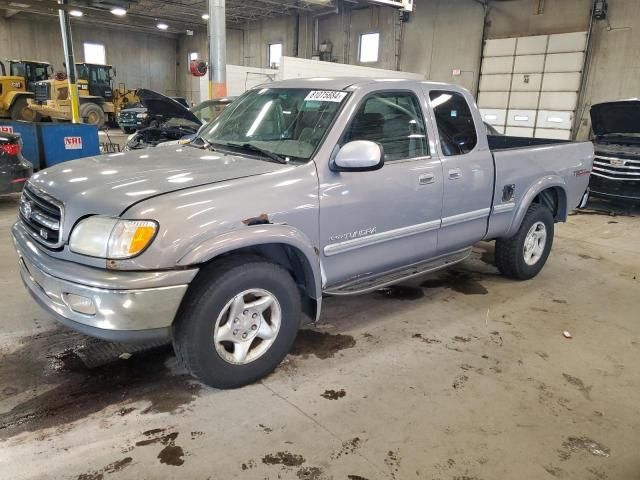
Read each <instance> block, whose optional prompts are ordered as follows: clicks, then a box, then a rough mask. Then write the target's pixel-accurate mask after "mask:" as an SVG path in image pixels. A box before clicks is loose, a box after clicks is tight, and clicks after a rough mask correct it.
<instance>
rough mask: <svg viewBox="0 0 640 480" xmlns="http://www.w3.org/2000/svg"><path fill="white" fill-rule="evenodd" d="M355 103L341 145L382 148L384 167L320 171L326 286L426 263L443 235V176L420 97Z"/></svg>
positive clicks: (374, 97) (378, 94)
mask: <svg viewBox="0 0 640 480" xmlns="http://www.w3.org/2000/svg"><path fill="white" fill-rule="evenodd" d="M352 101H353V102H357V105H356V106H355V107H354V108H348V109H347V110H348V111H350V112H352V113H351V114H350V119H349V120H348V123H347V125H346V127H345V129H344V132H343V134H342V138H341V139H340V141H339V146H342V145H344V144H346V143H348V142H350V141H353V140H370V141H374V142H378V143H380V144H381V145H382V147H383V150H384V160H385V163H384V166H383V167H382V168H381V169H380V170H376V171H367V172H335V171H332V170H331V169H330V167H329V165H328V164H329V162H326V164H323V165H319V166H318V167H319V175H320V195H319V197H320V245H321V258H322V267H323V274H324V278H323V283H324V284H325V286H326V287H331V286H333V285H338V284H341V283H344V282H349V281H352V280H354V279H356V278H357V277H358V276H362V275H367V274H375V273H384V272H386V271H388V270H391V269H394V268H398V267H402V266H405V265H408V264H411V263H413V262H416V261H419V260H423V259H426V258H428V257H429V256H431V255H433V254H434V252H435V251H436V247H437V235H438V229H439V228H440V218H441V210H442V184H443V182H442V170H441V167H440V160H439V158H438V157H437V156H435V157H434V156H432V155H431V152H430V149H429V142H428V134H427V123H426V120H425V116H424V105H425V99H424V96H423V94H422V92H421V91H420V90H418V89H415V90H414V89H403V90H400V91H395V90H389V91H380V90H378V91H372V92H370V93H368V94H367V93H363V94H360V98H359V99H355V98H354V99H352ZM320 167H322V168H320Z"/></svg>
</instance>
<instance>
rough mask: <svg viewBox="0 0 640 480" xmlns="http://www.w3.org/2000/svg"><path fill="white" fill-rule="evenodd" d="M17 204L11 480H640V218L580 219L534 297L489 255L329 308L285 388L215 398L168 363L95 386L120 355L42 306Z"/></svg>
mask: <svg viewBox="0 0 640 480" xmlns="http://www.w3.org/2000/svg"><path fill="white" fill-rule="evenodd" d="M16 203H17V199H16V198H15V197H13V198H5V199H0V291H2V297H1V298H2V300H1V304H0V305H1V308H2V311H3V315H2V323H1V325H0V355H1V357H0V478H11V479H12V480H18V479H78V480H98V479H109V480H111V479H125V478H126V479H170V478H184V479H187V478H188V479H219V480H228V479H235V478H242V479H276V478H282V479H294V480H295V479H315V480H320V479H336V480H337V479H345V480H347V479H351V480H358V479H360V480H362V479H369V480H373V479H398V480H399V479H413V478H415V479H443V480H444V479H451V480H453V479H458V480H462V479H466V480H472V479H512V478H519V479H544V478H549V479H553V478H560V479H563V478H566V479H581V480H582V479H587V480H588V479H599V480H602V479H616V480H625V479H638V478H640V456H638V444H639V440H640V433H639V432H640V428H639V427H640V402H638V397H639V396H638V392H639V391H640V373H639V369H638V365H639V364H640V329H639V327H638V320H639V314H638V312H639V311H640V308H639V307H640V254H639V253H638V245H640V218H638V217H630V216H621V215H618V216H608V215H606V214H602V213H600V212H597V211H588V212H585V213H582V214H579V215H574V216H572V217H571V218H570V220H569V222H568V224H566V225H560V226H558V228H557V236H556V243H555V246H554V249H553V253H552V255H551V257H550V260H549V263H548V264H547V266H546V267H545V269H544V270H543V272H542V273H541V274H540V275H539V276H538V277H537V278H536V279H534V280H532V281H529V282H525V283H517V282H513V281H509V280H507V279H505V278H503V277H501V276H500V275H498V274H497V272H496V270H495V269H494V268H493V267H492V266H491V265H490V264H489V263H486V262H490V261H491V257H492V245H491V244H481V245H479V246H478V247H476V252H475V253H474V256H473V258H472V259H471V260H469V261H467V262H465V263H464V264H462V265H460V266H458V267H457V268H455V269H454V270H453V271H448V272H442V273H440V274H438V275H432V276H430V277H427V278H423V279H421V280H420V281H418V282H414V283H413V284H412V285H408V286H404V287H402V288H392V289H388V290H385V291H384V292H379V293H374V294H371V295H367V296H363V297H357V298H332V299H329V300H327V303H326V309H325V311H324V315H323V318H322V322H321V324H320V325H318V328H316V329H314V330H309V331H305V332H303V333H301V335H300V337H299V340H298V342H297V344H296V347H295V349H294V352H293V354H292V355H290V356H289V357H288V358H287V359H286V360H285V362H284V363H283V364H282V365H281V366H280V367H279V368H278V369H277V371H276V372H275V373H273V374H272V375H270V376H269V377H268V378H267V379H265V380H264V381H262V382H260V383H258V384H255V385H251V386H249V387H246V388H243V389H240V390H235V391H216V390H212V389H209V388H206V387H204V386H201V385H200V384H199V383H197V382H195V381H193V380H191V379H189V378H188V377H186V376H185V375H184V372H183V371H181V370H180V369H179V368H178V367H177V366H176V362H175V358H174V357H173V355H172V353H171V351H170V350H168V349H159V350H154V351H151V352H148V353H134V354H133V356H132V357H131V358H130V359H128V360H120V361H118V362H116V363H112V364H107V365H103V366H94V367H93V368H89V367H87V365H94V364H95V363H97V362H96V359H97V358H98V356H100V357H105V356H108V355H110V354H113V352H114V351H115V352H116V353H115V354H116V355H117V354H118V353H119V352H120V351H119V350H117V348H116V347H112V348H109V349H108V351H107V349H106V346H105V345H103V344H101V343H100V342H95V341H89V340H88V339H86V338H84V337H82V336H80V335H77V334H74V333H72V332H68V331H65V330H63V329H61V328H59V327H57V326H56V325H55V323H54V322H53V321H52V320H51V319H50V318H49V317H48V316H47V315H46V314H45V313H43V312H41V311H40V310H39V309H38V307H36V306H35V305H34V303H33V302H32V301H31V300H30V298H28V296H27V294H26V293H25V291H24V290H23V287H22V285H21V284H20V281H19V277H18V272H17V268H16V262H15V258H14V254H13V250H12V247H11V246H10V240H9V238H8V231H9V226H10V224H11V223H12V221H13V218H14V215H15V207H16ZM565 330H567V331H569V332H571V334H572V335H573V338H572V339H566V338H565V337H563V331H565ZM105 352H106V353H105Z"/></svg>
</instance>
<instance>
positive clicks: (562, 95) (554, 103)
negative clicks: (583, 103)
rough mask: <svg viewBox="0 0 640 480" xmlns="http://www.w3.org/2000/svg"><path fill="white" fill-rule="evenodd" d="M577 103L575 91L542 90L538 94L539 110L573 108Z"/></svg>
mask: <svg viewBox="0 0 640 480" xmlns="http://www.w3.org/2000/svg"><path fill="white" fill-rule="evenodd" d="M577 104H578V93H577V92H542V93H541V94H540V110H575V109H576V105H577Z"/></svg>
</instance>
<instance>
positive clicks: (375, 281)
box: [322, 248, 471, 295]
mask: <svg viewBox="0 0 640 480" xmlns="http://www.w3.org/2000/svg"><path fill="white" fill-rule="evenodd" d="M469 255H471V248H465V249H463V250H458V251H457V252H454V253H450V254H447V255H443V256H441V257H437V258H432V259H430V260H426V261H425V260H423V261H421V262H418V263H413V264H411V265H409V266H408V267H402V268H401V269H395V270H391V271H388V272H385V273H382V274H377V275H368V276H365V277H360V278H358V279H356V280H351V281H349V282H346V283H343V284H340V285H335V286H332V287H329V288H328V289H326V290H324V291H323V292H322V293H324V294H325V295H359V294H362V293H367V292H371V291H374V290H378V289H380V288H382V287H386V286H388V285H393V284H394V283H399V282H402V281H404V280H408V279H409V278H413V277H417V276H419V275H424V274H425V273H430V272H435V271H436V270H441V269H443V268H446V267H449V266H451V265H453V264H455V263H458V262H461V261H463V260H464V259H466V258H467V257H468V256H469Z"/></svg>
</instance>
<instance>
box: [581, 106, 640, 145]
mask: <svg viewBox="0 0 640 480" xmlns="http://www.w3.org/2000/svg"><path fill="white" fill-rule="evenodd" d="M591 126H592V128H593V133H595V134H596V135H597V136H602V135H608V134H612V133H618V134H622V135H624V134H631V135H633V134H640V100H636V99H633V100H622V101H618V102H606V103H599V104H597V105H593V106H592V107H591Z"/></svg>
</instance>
